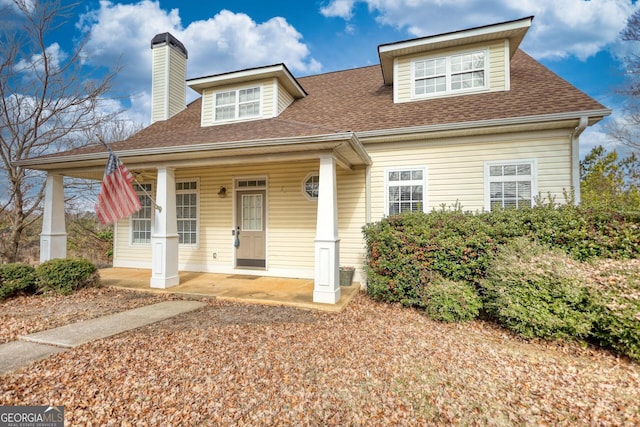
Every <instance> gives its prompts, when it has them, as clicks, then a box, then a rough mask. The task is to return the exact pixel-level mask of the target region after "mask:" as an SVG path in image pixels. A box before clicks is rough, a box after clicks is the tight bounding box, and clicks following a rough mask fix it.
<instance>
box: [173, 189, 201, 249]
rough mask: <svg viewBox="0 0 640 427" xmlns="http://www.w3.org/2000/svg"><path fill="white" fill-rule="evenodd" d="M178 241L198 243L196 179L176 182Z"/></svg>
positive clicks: (188, 243)
mask: <svg viewBox="0 0 640 427" xmlns="http://www.w3.org/2000/svg"><path fill="white" fill-rule="evenodd" d="M176 219H177V222H178V223H177V226H178V242H179V243H180V244H182V245H197V244H198V181H184V182H176Z"/></svg>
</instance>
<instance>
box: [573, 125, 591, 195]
mask: <svg viewBox="0 0 640 427" xmlns="http://www.w3.org/2000/svg"><path fill="white" fill-rule="evenodd" d="M588 125H589V117H588V116H582V117H580V122H578V126H577V127H576V128H575V129H574V130H573V132H571V184H572V186H573V201H574V204H575V205H579V204H580V144H579V140H580V134H582V132H583V131H584V130H585V129H586V128H587V126H588Z"/></svg>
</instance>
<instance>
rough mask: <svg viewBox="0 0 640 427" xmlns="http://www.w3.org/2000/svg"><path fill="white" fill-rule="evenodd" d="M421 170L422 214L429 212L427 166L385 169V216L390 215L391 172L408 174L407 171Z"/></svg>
mask: <svg viewBox="0 0 640 427" xmlns="http://www.w3.org/2000/svg"><path fill="white" fill-rule="evenodd" d="M414 170H421V171H422V212H425V213H426V212H427V205H428V200H429V197H428V194H427V192H428V187H427V183H428V178H427V172H428V168H427V167H426V166H403V167H397V168H393V167H390V168H385V170H384V214H385V216H388V215H389V187H390V185H389V172H406V171H414Z"/></svg>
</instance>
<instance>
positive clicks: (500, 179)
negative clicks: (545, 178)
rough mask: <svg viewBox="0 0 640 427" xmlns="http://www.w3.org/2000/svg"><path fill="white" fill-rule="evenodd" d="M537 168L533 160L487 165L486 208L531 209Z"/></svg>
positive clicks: (489, 163)
mask: <svg viewBox="0 0 640 427" xmlns="http://www.w3.org/2000/svg"><path fill="white" fill-rule="evenodd" d="M535 166H536V165H535V161H533V160H526V161H507V162H487V163H485V208H486V209H488V210H494V209H496V208H522V207H527V208H528V207H531V206H532V205H533V195H534V194H536V191H537V190H536V182H535ZM487 197H488V199H487Z"/></svg>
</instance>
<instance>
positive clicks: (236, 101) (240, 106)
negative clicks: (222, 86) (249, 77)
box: [213, 86, 260, 122]
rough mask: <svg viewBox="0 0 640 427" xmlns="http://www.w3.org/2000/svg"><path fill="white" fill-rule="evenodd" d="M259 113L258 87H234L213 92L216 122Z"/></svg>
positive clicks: (243, 117)
mask: <svg viewBox="0 0 640 427" xmlns="http://www.w3.org/2000/svg"><path fill="white" fill-rule="evenodd" d="M259 115H260V87H259V86H258V87H252V88H245V89H236V90H230V91H226V92H218V93H216V94H215V108H214V118H213V120H214V121H216V122H220V121H226V120H236V119H245V118H252V117H258V116H259Z"/></svg>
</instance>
